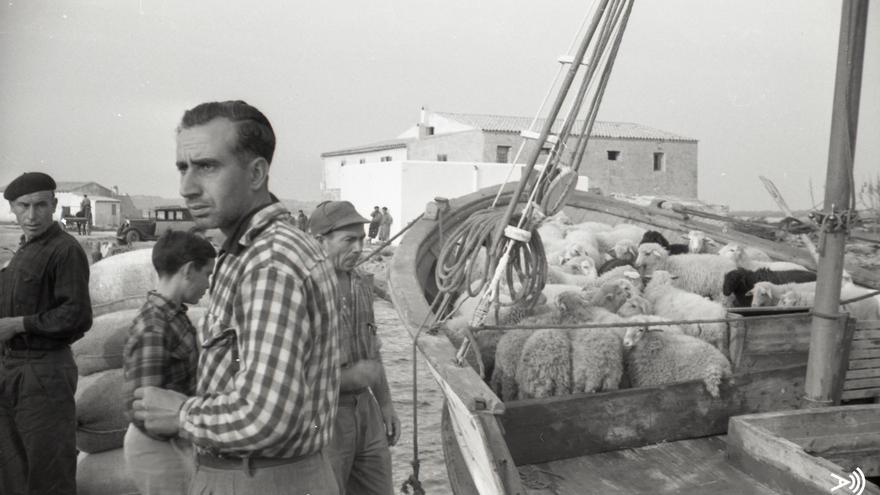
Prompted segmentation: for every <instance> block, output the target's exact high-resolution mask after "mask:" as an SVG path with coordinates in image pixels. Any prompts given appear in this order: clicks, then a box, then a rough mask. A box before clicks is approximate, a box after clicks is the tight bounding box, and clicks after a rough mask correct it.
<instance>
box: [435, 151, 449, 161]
mask: <svg viewBox="0 0 880 495" xmlns="http://www.w3.org/2000/svg"><path fill="white" fill-rule="evenodd" d="M448 158H449V157H447V156H446V154H445V153H441V154H438V155H437V161H438V162H445V161H447V160H448Z"/></svg>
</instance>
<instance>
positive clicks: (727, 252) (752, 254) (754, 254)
mask: <svg viewBox="0 0 880 495" xmlns="http://www.w3.org/2000/svg"><path fill="white" fill-rule="evenodd" d="M737 246H739V244H737V243H735V242H731V243H728V244H725V245H724V246H722V247H721V249H719V250H718V254H719V255H721V256H731V253H732V252H733V251H734V250H736V247H737ZM743 249H744V250H745V252H746V256H748V257H749V259H750V260H752V261H773V260H772V259H770V256H769V255H768V254H767V253H765V252H764V251H761V250H760V249H758V248H756V247H752V246H745V247H743Z"/></svg>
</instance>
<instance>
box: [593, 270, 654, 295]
mask: <svg viewBox="0 0 880 495" xmlns="http://www.w3.org/2000/svg"><path fill="white" fill-rule="evenodd" d="M622 279H623V280H629V281H630V282H632V284H633V285H634V286H636V287H637V288H639V289H641V285H642V278H641V276H640V275H639V272H637V271H636V268H635V267H633V266H631V265H623V266H617V267H614V268H612V269H611V270H608V271H607V272H605V273H603V274H602V275H600V276H599V277H598V278H597V279H596V280H593V281H592V282H590V283H589V284H587V285H586V286H584V287H583V288H584V290H585V291H590V290H591V289H598V288H599V287H601V286H603V285H604V284H605V283H607V282H609V281H612V280H622Z"/></svg>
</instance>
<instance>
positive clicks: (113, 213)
mask: <svg viewBox="0 0 880 495" xmlns="http://www.w3.org/2000/svg"><path fill="white" fill-rule="evenodd" d="M110 216H111V217H115V216H116V203H111V204H110Z"/></svg>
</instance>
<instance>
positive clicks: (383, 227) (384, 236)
mask: <svg viewBox="0 0 880 495" xmlns="http://www.w3.org/2000/svg"><path fill="white" fill-rule="evenodd" d="M392 223H394V218H393V217H392V216H391V213H388V207H386V206H383V207H382V220H381V221H380V222H379V241H380V242H385V241H387V240H388V239H389V238H390V237H391V224H392Z"/></svg>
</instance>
